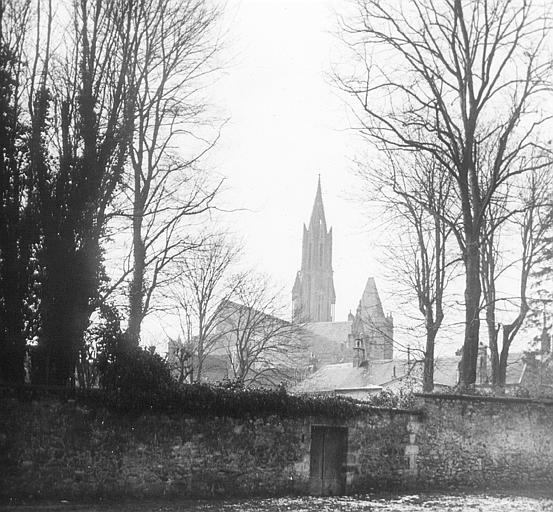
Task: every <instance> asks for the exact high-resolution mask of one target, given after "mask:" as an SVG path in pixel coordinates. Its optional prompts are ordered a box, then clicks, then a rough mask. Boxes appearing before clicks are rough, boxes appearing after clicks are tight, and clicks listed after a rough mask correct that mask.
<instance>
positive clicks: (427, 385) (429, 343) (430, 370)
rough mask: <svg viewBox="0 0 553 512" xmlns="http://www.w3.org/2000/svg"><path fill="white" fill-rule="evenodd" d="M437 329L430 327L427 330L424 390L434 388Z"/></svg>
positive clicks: (427, 390) (428, 390)
mask: <svg viewBox="0 0 553 512" xmlns="http://www.w3.org/2000/svg"><path fill="white" fill-rule="evenodd" d="M436 332H437V331H436V329H429V330H428V331H427V332H426V350H425V353H424V375H423V381H422V390H423V391H424V392H425V393H431V392H432V391H433V390H434V345H435V340H436Z"/></svg>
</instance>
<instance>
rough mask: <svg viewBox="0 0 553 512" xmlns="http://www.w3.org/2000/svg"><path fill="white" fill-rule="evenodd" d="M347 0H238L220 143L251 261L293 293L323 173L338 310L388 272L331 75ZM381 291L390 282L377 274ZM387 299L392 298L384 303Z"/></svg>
mask: <svg viewBox="0 0 553 512" xmlns="http://www.w3.org/2000/svg"><path fill="white" fill-rule="evenodd" d="M343 5H345V2H341V1H336V2H330V1H318V0H294V1H286V0H278V1H273V0H240V1H238V0H230V1H229V2H228V4H227V8H226V11H227V12H226V17H225V20H226V22H227V23H228V25H229V29H228V30H229V32H228V35H227V37H228V39H229V40H230V41H231V47H232V48H233V51H234V55H232V57H231V63H230V65H229V66H228V67H227V68H226V70H225V76H224V77H223V78H222V79H221V80H220V81H219V82H218V83H217V87H216V91H215V95H216V102H217V103H218V104H219V105H221V106H222V107H223V108H224V109H226V111H227V113H228V116H229V121H228V123H227V124H226V125H225V127H224V129H223V134H222V137H221V140H220V143H219V144H218V147H217V148H216V151H215V156H212V158H213V159H214V164H215V166H216V167H217V168H218V169H220V171H221V172H222V174H223V175H224V176H225V177H226V183H225V189H226V193H225V194H224V198H223V199H224V202H225V204H227V205H228V206H227V207H228V208H230V209H232V208H244V211H241V212H233V213H232V214H230V215H229V216H227V221H228V222H229V223H230V224H231V225H232V226H239V228H238V230H237V231H238V232H239V235H240V236H241V237H242V238H243V240H244V242H245V249H246V250H245V253H246V254H247V258H248V259H249V260H250V263H252V264H253V265H255V266H256V267H257V268H259V270H260V271H262V272H266V273H268V274H270V275H271V276H273V278H274V280H275V281H276V282H277V283H278V284H279V285H280V286H282V287H283V288H284V289H285V290H287V293H288V294H289V295H290V297H291V289H292V285H293V281H294V278H295V274H296V272H297V271H298V270H299V265H300V261H301V260H300V258H301V235H302V224H303V223H304V222H305V223H307V222H308V221H309V216H310V214H311V209H312V206H313V201H314V198H315V191H316V185H317V178H318V175H319V174H320V176H321V184H322V190H323V201H324V205H325V211H326V218H327V223H328V224H329V226H332V228H333V236H334V254H333V267H334V280H335V287H336V295H337V300H336V319H337V320H344V319H346V317H347V313H348V311H349V310H350V309H353V310H355V308H356V305H357V302H358V301H359V299H360V297H361V293H362V291H363V288H364V285H365V282H366V280H367V278H368V277H369V276H376V277H378V276H380V275H381V274H382V272H381V269H379V267H378V263H377V261H376V259H375V254H374V252H375V247H374V244H375V243H376V242H377V241H376V240H375V237H374V235H371V233H370V230H369V224H371V222H369V221H368V219H367V218H366V217H365V216H364V215H363V213H362V210H361V209H360V207H359V204H358V202H357V199H356V196H357V195H358V194H357V193H356V189H357V187H358V183H357V181H356V179H355V178H354V176H353V172H352V170H353V167H354V165H353V163H352V159H353V158H354V157H355V155H356V148H358V147H359V145H360V141H359V138H358V135H357V134H356V133H355V132H354V131H353V130H351V129H350V126H351V123H350V117H351V113H350V112H349V108H348V106H347V105H346V103H345V101H344V98H343V97H341V95H340V92H339V91H338V88H337V87H336V86H335V85H334V84H333V83H332V80H331V78H330V74H331V70H332V62H333V59H334V58H336V55H337V53H338V51H337V48H338V47H339V46H340V42H339V40H338V38H337V37H336V36H335V35H334V33H333V32H335V31H336V26H337V24H336V11H337V9H339V8H340V7H341V6H343ZM378 281H379V285H380V287H381V291H382V293H383V295H385V293H386V284H385V283H384V282H382V281H381V279H379V280H378ZM385 307H386V305H385Z"/></svg>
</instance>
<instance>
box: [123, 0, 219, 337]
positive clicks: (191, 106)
mask: <svg viewBox="0 0 553 512" xmlns="http://www.w3.org/2000/svg"><path fill="white" fill-rule="evenodd" d="M217 16H218V13H217V10H216V9H214V8H213V7H210V6H209V4H208V2H207V1H206V0H185V1H180V0H179V1H176V0H169V1H167V0H143V1H140V2H133V3H132V9H131V12H130V14H129V22H128V23H127V24H125V25H122V26H121V28H122V30H125V31H129V32H130V39H131V44H132V50H131V55H130V56H129V58H130V59H131V61H132V62H133V65H132V66H130V67H129V77H128V80H129V84H130V98H131V99H132V105H131V106H130V115H131V118H132V129H133V141H132V147H131V152H130V156H131V159H130V160H131V162H130V175H129V176H128V180H127V181H126V186H125V189H124V193H125V194H126V195H128V200H129V202H130V204H131V205H132V207H131V208H132V213H130V214H129V217H130V218H131V220H132V264H131V267H130V271H131V272H132V279H131V282H130V287H129V294H128V300H129V320H128V328H127V332H126V338H127V340H128V341H129V343H130V344H132V345H138V343H139V340H140V330H141V324H142V320H143V319H144V317H145V316H146V315H147V314H148V312H149V311H150V309H151V303H152V297H153V294H154V292H155V290H156V289H157V288H160V287H162V286H164V285H165V284H167V277H168V276H167V271H168V269H169V268H170V267H171V265H172V264H173V263H174V262H175V260H176V259H177V258H179V257H180V256H181V255H182V254H183V252H184V251H187V250H188V249H190V247H191V241H190V236H189V234H188V233H187V232H186V227H187V226H186V225H185V220H186V218H188V217H190V216H197V215H199V214H201V213H204V212H205V211H207V210H208V209H209V208H210V207H211V206H212V202H213V199H214V198H215V195H216V193H217V191H218V189H219V185H214V184H212V183H210V180H209V179H208V178H207V174H206V173H205V172H202V171H200V170H199V169H197V168H196V164H197V162H198V160H199V159H200V158H201V157H202V156H203V155H204V154H205V153H206V152H207V151H208V150H209V149H210V148H211V147H212V146H213V144H214V141H213V140H212V141H211V142H208V141H204V140H202V135H203V133H202V131H205V128H203V127H202V114H203V112H204V105H203V103H202V101H201V98H200V97H199V92H200V91H201V89H202V88H204V87H205V84H206V76H207V75H208V74H209V73H211V72H213V66H212V57H213V55H214V54H215V52H216V50H217V43H216V41H215V39H214V34H213V32H214V28H215V27H214V25H215V22H216V20H217ZM215 140H216V138H215ZM185 145H186V150H185V147H184V146H185ZM177 148H179V149H178V151H177ZM185 153H187V154H188V155H189V156H187V157H184V156H182V155H183V154H185ZM190 155H192V156H190ZM123 277H124V276H123Z"/></svg>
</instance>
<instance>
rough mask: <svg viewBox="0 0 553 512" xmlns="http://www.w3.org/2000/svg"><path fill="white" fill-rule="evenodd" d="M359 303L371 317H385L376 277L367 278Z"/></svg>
mask: <svg viewBox="0 0 553 512" xmlns="http://www.w3.org/2000/svg"><path fill="white" fill-rule="evenodd" d="M359 305H360V306H361V310H362V311H363V313H364V314H365V315H366V314H368V315H370V317H371V318H374V317H384V310H383V309H382V302H380V296H379V295H378V290H377V288H376V282H375V280H374V277H369V279H367V284H366V285H365V291H364V292H363V296H362V297H361V301H360V303H359Z"/></svg>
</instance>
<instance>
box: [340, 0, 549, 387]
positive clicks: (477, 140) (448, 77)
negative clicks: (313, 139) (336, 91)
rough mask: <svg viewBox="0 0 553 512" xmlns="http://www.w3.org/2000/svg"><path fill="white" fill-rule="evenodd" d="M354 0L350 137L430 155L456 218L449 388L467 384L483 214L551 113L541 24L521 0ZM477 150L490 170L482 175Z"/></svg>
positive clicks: (541, 163)
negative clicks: (460, 335)
mask: <svg viewBox="0 0 553 512" xmlns="http://www.w3.org/2000/svg"><path fill="white" fill-rule="evenodd" d="M357 5H358V13H359V16H358V19H357V21H353V22H351V23H344V24H343V26H344V33H345V37H346V39H347V40H348V42H349V44H350V47H351V48H352V50H353V51H354V52H355V54H356V55H357V56H358V57H359V62H360V63H361V66H362V69H363V71H362V72H361V73H357V72H354V73H353V77H351V78H349V77H347V76H344V75H343V76H342V78H341V80H340V82H341V84H342V86H343V88H344V89H345V90H346V91H348V92H349V93H351V94H352V95H353V96H354V97H355V98H356V99H357V100H359V104H360V106H361V111H362V114H363V115H360V116H359V121H360V123H361V127H360V129H361V132H362V133H363V134H364V135H365V136H367V137H368V138H369V139H370V140H371V141H373V142H374V143H375V144H376V146H377V147H379V148H383V149H387V150H395V151H407V152H409V151H418V152H422V153H426V154H428V155H430V156H431V157H432V158H433V159H435V161H436V162H437V163H438V164H439V170H440V172H444V173H445V174H446V175H447V176H448V178H449V180H450V181H451V186H452V191H453V195H454V197H455V198H456V202H457V205H458V209H459V211H460V212H461V214H462V217H461V222H460V223H459V224H457V223H455V222H453V220H452V219H451V218H450V217H449V216H445V217H444V218H443V220H444V222H447V223H448V224H449V227H450V228H451V230H452V232H453V233H454V235H455V237H456V239H457V242H458V244H459V247H460V249H461V253H462V258H463V261H464V265H465V338H464V344H463V356H462V362H461V366H460V384H461V386H470V385H472V384H474V382H475V381H476V364H477V357H478V342H479V328H480V317H479V313H480V299H481V282H480V250H479V245H480V240H481V233H482V226H483V222H484V217H485V213H486V210H487V209H488V206H489V204H490V201H491V200H492V198H493V197H494V195H495V194H496V191H497V190H498V188H500V187H501V186H502V185H503V184H505V183H506V182H508V181H509V180H511V179H513V178H514V177H516V176H518V175H520V174H522V173H525V172H528V171H530V170H535V169H540V168H544V167H545V166H547V165H549V161H550V155H549V153H548V152H547V151H548V150H547V148H545V147H543V146H542V145H541V143H540V141H539V128H540V127H541V125H542V124H543V123H545V122H546V121H548V120H549V119H550V115H549V114H547V113H544V110H543V107H544V103H543V102H542V99H543V98H544V96H545V95H546V94H548V93H549V92H550V90H551V81H550V77H551V61H550V59H549V56H548V55H547V54H546V52H545V51H544V46H545V45H546V43H547V39H548V37H549V27H550V25H549V24H550V20H549V18H548V17H547V16H545V15H544V13H543V12H542V10H541V9H540V8H539V6H538V5H535V4H534V3H533V2H532V1H526V0H520V1H511V0H491V1H487V2H463V1H462V0H409V1H406V0H391V1H387V2H382V1H380V0H358V1H357ZM344 74H345V73H344ZM536 148H541V149H543V152H542V153H540V152H538V151H535V149H536ZM481 151H486V152H487V153H488V158H489V160H490V162H491V166H490V169H492V170H493V172H490V173H487V174H486V173H482V170H481V169H480V167H479V165H478V163H479V153H480V152H481Z"/></svg>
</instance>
